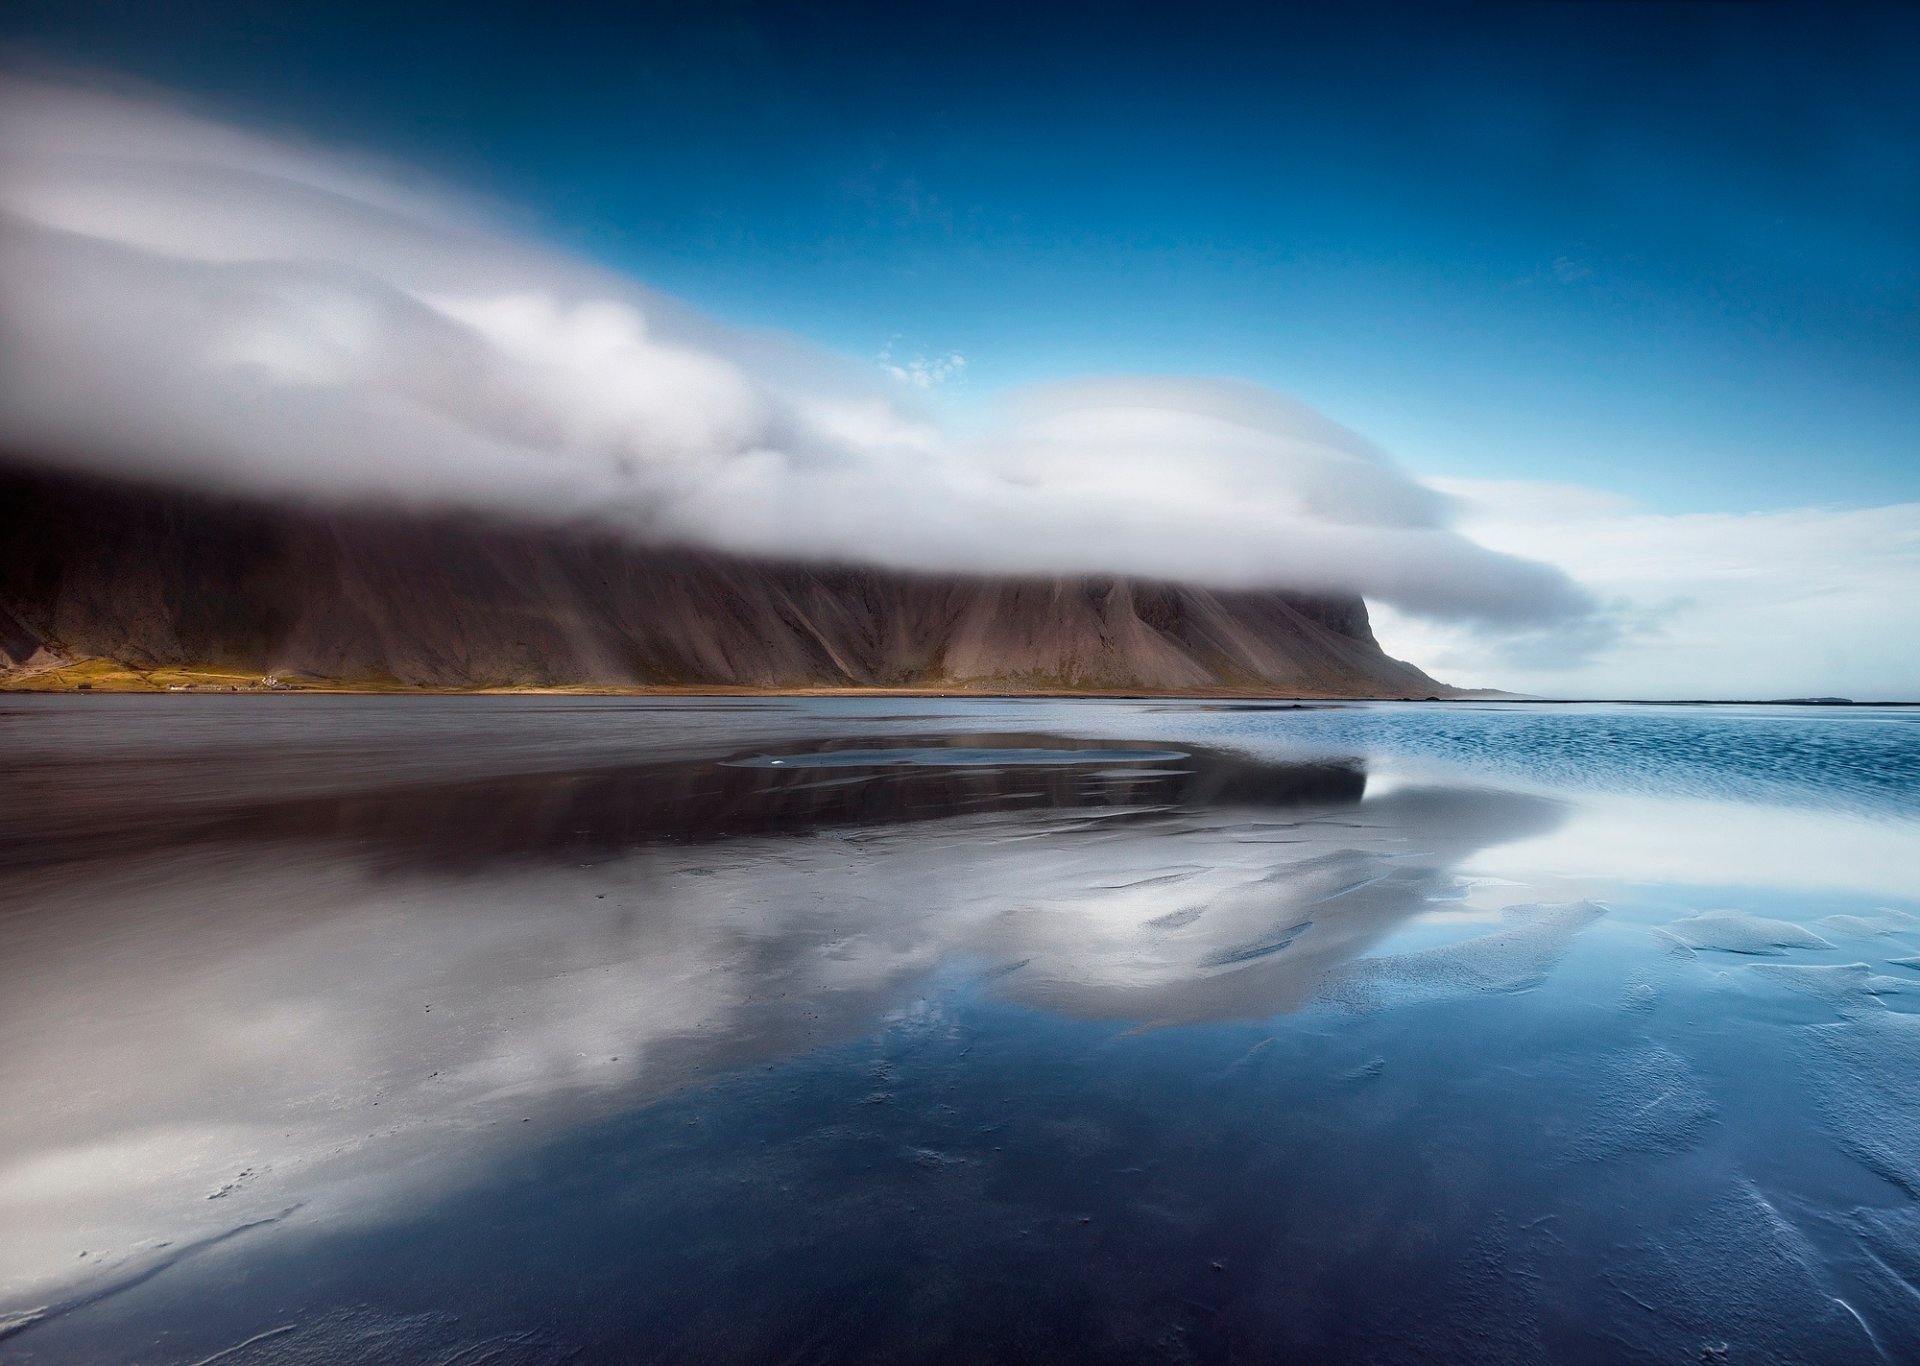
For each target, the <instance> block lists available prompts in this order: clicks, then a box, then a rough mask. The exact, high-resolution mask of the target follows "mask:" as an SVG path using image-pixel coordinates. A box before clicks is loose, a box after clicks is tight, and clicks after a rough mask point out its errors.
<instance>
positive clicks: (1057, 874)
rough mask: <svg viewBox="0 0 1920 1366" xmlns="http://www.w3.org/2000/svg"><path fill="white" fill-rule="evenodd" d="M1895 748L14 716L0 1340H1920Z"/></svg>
mask: <svg viewBox="0 0 1920 1366" xmlns="http://www.w3.org/2000/svg"><path fill="white" fill-rule="evenodd" d="M1917 789H1920V712H1916V711H1908V710H1899V709H1872V708H1844V709H1843V708H1833V709H1829V708H1765V707H1604V706H1580V707H1553V706H1524V705H1470V704H1447V705H1435V706H1423V705H1324V706H1306V707H1299V706H1285V705H1277V704H1266V705H1261V704H1200V703H1195V704H1171V703H1146V702H1130V703H1119V702H1114V703H1101V702H996V701H985V700H983V701H978V702H951V701H940V702H936V701H920V700H915V701H902V700H899V699H889V700H864V699H863V700H840V699H836V700H820V701H797V700H770V701H746V700H742V701H711V700H708V701H650V700H649V701H638V700H632V699H580V698H505V697H500V698H479V697H476V698H329V697H315V696H261V697H161V698H152V697H149V698H133V697H127V698H118V697H67V698H54V697H38V698H35V697H26V698H21V697H13V698H7V699H5V700H0V1359H4V1360H7V1361H20V1362H122V1361H124V1362H136V1361H137V1362H146V1363H202V1362H206V1361H209V1360H217V1361H219V1362H221V1363H224V1364H231V1366H239V1364H240V1363H276V1364H285V1363H305V1362H343V1361H344V1362H369V1363H372V1362H413V1361H419V1362H434V1363H443V1364H444V1366H456V1364H458V1366H473V1364H474V1363H482V1362H485V1363H496V1364H504V1363H535V1362H557V1361H596V1360H642V1361H673V1362H679V1361H763V1360H772V1361H794V1362H813V1361H821V1362H825V1361H843V1360H885V1361H929V1362H933V1361H953V1360H1014V1361H1047V1360H1073V1361H1136V1360H1146V1361H1160V1360H1166V1361H1217V1360H1237V1361H1261V1362H1272V1361H1302V1362H1307V1361H1316V1362H1317V1361H1328V1360H1341V1359H1345V1360H1365V1361H1377V1362H1416V1361H1471V1362H1523V1361H1542V1362H1586V1361H1593V1362H1614V1361H1627V1362H1631V1361H1647V1362H1687V1361H1701V1360H1707V1361H1715V1360H1726V1361H1796V1362H1805V1361H1819V1362H1854V1361H1859V1362H1876V1361H1920V791H1917Z"/></svg>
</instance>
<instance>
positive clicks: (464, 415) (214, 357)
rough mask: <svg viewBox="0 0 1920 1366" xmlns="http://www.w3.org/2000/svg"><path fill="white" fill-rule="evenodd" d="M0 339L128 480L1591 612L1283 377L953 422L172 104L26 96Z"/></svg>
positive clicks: (814, 554)
mask: <svg viewBox="0 0 1920 1366" xmlns="http://www.w3.org/2000/svg"><path fill="white" fill-rule="evenodd" d="M0 357H4V359H0V444H3V445H4V446H5V447H6V448H7V449H9V450H12V451H15V452H19V453H26V454H31V455H33V456H35V457H39V458H43V459H44V458H52V459H57V460H61V461H64V462H66V463H68V464H70V465H73V466H76V467H82V468H87V469H92V470H97V471H100V472H106V473H122V474H136V475H139V476H142V477H147V478H158V479H165V480H170V481H184V482H192V483H196V484H201V485H207V486H212V487H217V488H224V489H231V490H238V491H244V492H252V493H263V494H271V495H276V496H288V495H291V496H301V497H309V498H317V499H330V500H367V499H379V500H385V501H397V502H400V503H404V504H407V505H415V506H422V507H461V508H469V509H473V510H476V511H480V512H486V513H500V514H507V515H512V516H516V517H527V516H535V517H543V518H552V519H556V520H568V519H579V518H590V519H594V520H597V521H600V522H604V523H607V524H610V525H613V526H615V527H617V528H620V529H623V530H625V531H626V532H628V533H629V534H631V535H633V536H635V537H638V538H644V539H647V540H652V541H663V542H687V543H694V544H699V545H704V546H710V547H715V548H719V549H723V550H730V551H738V552H744V553H752V554H763V555H777V556H792V557H802V558H812V559H831V560H850V561H859V562H867V563H877V564H882V565H888V566H893V567H899V568H911V569H927V570H948V571H987V572H1003V573H1087V572H1110V573H1125V574H1133V575H1140V576H1149V577H1157V578H1176V579H1186V580H1192V581H1196V582H1204V583H1209V584H1213V585H1216V586H1222V587H1237V586H1256V585H1257V586H1278V587H1289V588H1296V589H1303V590H1328V591H1344V592H1358V593H1361V594H1364V595H1366V596H1367V597H1368V598H1370V599H1374V600H1376V601H1380V602H1385V603H1390V604H1392V605H1394V606H1395V607H1397V608H1398V609H1400V610H1401V611H1403V612H1406V613H1411V614H1415V615H1417V616H1420V617H1425V618H1435V619H1442V620H1449V621H1455V622H1462V623H1469V624H1471V625H1473V626H1474V628H1475V629H1481V630H1488V629H1491V630H1494V631H1512V630H1520V631H1540V632H1552V631H1556V630H1559V629H1560V628H1562V627H1564V626H1566V625H1567V624H1568V623H1576V624H1578V623H1587V622H1591V620H1592V617H1591V608H1592V603H1591V600H1590V599H1589V598H1588V596H1587V595H1586V594H1585V593H1584V592H1583V590H1581V589H1580V588H1579V587H1577V586H1576V585H1575V584H1574V582H1573V581H1572V580H1571V579H1570V578H1569V577H1568V576H1567V575H1566V574H1564V573H1563V572H1561V571H1560V570H1558V569H1554V568H1551V567H1549V566H1546V565H1543V564H1541V563H1538V562H1537V561H1531V560H1528V559H1525V558H1523V557H1520V556H1517V555H1512V554H1507V553H1501V552H1498V551H1494V550H1490V549H1488V548H1486V547H1484V546H1482V545H1480V544H1477V543H1476V542H1475V541H1473V540H1471V539H1469V538H1468V537H1466V536H1465V535H1463V534H1461V532H1460V531H1458V530H1456V529H1454V528H1453V527H1452V526H1451V525H1449V521H1448V510H1449V503H1448V500H1447V499H1445V498H1443V497H1441V496H1440V495H1438V494H1436V493H1434V492H1433V491H1431V490H1429V489H1428V488H1426V487H1424V486H1422V485H1421V484H1420V483H1418V482H1417V481H1415V480H1414V479H1412V478H1411V477H1410V476H1408V475H1407V474H1405V473H1404V472H1402V471H1401V470H1399V469H1398V468H1397V467H1396V466H1395V465H1394V464H1393V463H1392V461H1391V460H1389V459H1388V458H1387V457H1386V456H1385V455H1384V454H1383V453H1382V452H1381V451H1379V450H1377V449H1375V448H1374V447H1373V446H1371V445H1370V444H1369V443H1367V442H1366V441H1365V440H1363V439H1362V438H1360V437H1358V436H1357V435H1355V434H1354V433H1352V432H1350V431H1347V430H1345V429H1344V428H1342V427H1339V426H1337V425H1336V424H1334V423H1332V422H1329V421H1327V420H1326V419H1324V418H1322V417H1320V416H1318V415H1317V414H1315V413H1313V412H1311V411H1309V410H1307V409H1306V408H1304V407H1302V406H1300V405H1298V404H1296V403H1293V402H1291V401H1289V400H1287V399H1285V398H1283V397H1281V396H1279V395H1276V394H1273V393H1270V392H1267V391H1264V390H1261V389H1258V388H1255V387H1253V386H1249V385H1243V384H1236V383H1229V382H1222V381H1201V380H1139V379H1129V380H1122V379H1110V380H1098V381H1088V382H1085V383H1081V384H1074V385H1067V386H1056V387H1053V388H1050V389H1046V390H1040V391H1035V392H1032V393H1030V394H1027V395H1025V396H1024V397H1023V398H1022V399H1021V400H1020V401H1019V402H1017V403H1015V404H1014V405H1012V411H1011V412H1010V413H1009V414H1008V415H1007V416H1006V418H1005V420H1004V422H1002V423H1001V425H999V426H998V427H997V428H995V429H994V430H992V431H989V432H987V433H985V434H971V435H964V436H963V435H956V434H953V433H951V432H948V431H946V430H943V429H942V428H941V427H940V426H939V425H938V424H937V423H936V422H935V421H934V420H933V419H932V418H931V417H930V416H928V415H927V414H926V413H925V412H924V411H922V410H920V409H918V408H916V407H914V406H913V402H914V400H915V392H916V391H918V390H924V389H927V388H930V387H932V386H933V383H934V381H935V380H936V379H937V378H941V377H943V376H944V372H943V373H942V375H936V374H934V372H933V368H931V367H929V366H926V365H923V366H922V367H921V368H920V370H919V371H915V370H914V369H913V368H912V367H911V366H904V367H903V366H901V365H899V364H896V363H894V362H892V361H889V363H888V365H889V367H890V368H891V369H893V370H895V371H899V372H901V373H898V374H895V375H893V376H891V377H890V376H889V374H888V373H887V369H886V368H883V367H876V366H858V365H855V364H853V363H851V362H847V361H843V360H839V359H837V358H835V357H832V356H829V355H826V354H823V353H820V352H817V351H814V350H811V349H809V348H807V347H805V346H804V345H801V344H799V343H797V342H793V341H789V340H785V339H781V338H777V337H770V336H767V335H764V334H757V333H749V332H745V331H740V330H734V329H728V328H726V327H723V326H721V325H719V324H717V323H714V322H712V321H711V320H708V319H705V318H702V317H700V316H699V315H698V314H696V313H694V312H693V311H691V310H689V309H687V308H686V307H684V306H682V305H679V304H677V303H676V302H674V301H673V300H671V299H668V298H665V297H664V296H661V295H660V294H658V293H656V292H654V291H651V290H649V289H647V288H646V287H644V286H643V285H640V284H638V283H636V282H634V281H632V280H630V279H626V278H623V277H621V276H618V275H616V274H613V273H611V272H608V271H606V270H603V269H600V268H598V267H595V266H593V265H591V264H589V263H586V262H582V261H579V260H575V259H572V258H570V257H567V256H565V255H563V254H560V253H557V252H554V251H551V250H548V249H545V248H542V247H541V246H539V245H537V244H534V243H531V242H529V241H526V240H522V239H520V238H518V237H516V236H515V235H513V234H511V233H508V232H504V231H501V230H499V229H497V228H496V227H494V226H492V225H491V224H490V222H489V216H488V215H487V214H486V213H483V212H481V211H479V210H477V209H475V208H474V207H473V206H470V205H467V204H465V203H463V202H461V201H459V200H458V199H456V198H454V197H451V196H448V195H444V194H441V193H437V192H428V191H423V190H421V189H418V188H416V187H415V186H414V185H412V184H411V183H409V181H408V180H407V179H406V177H405V176H404V175H403V174H401V173H399V172H396V171H391V170H383V169H380V168H377V167H374V166H371V165H370V164H366V163H362V162H359V161H355V160H351V159H347V158H342V157H339V156H336V155H333V154H331V153H328V152H325V151H322V150H317V149H313V148H309V147H306V146H301V145H297V144H294V143H291V142H286V141H277V140H274V139H270V138H267V137H263V136H259V135H255V134H252V133H249V132H245V131H242V130H238V129H235V128H231V127H228V126H224V125H222V124H219V123H217V122H212V121H209V120H206V119H203V118H200V117H197V116H195V115H193V114H191V113H188V112H185V111H183V110H182V109H181V108H179V107H177V106H176V105H175V104H173V103H171V102H168V101H166V100H163V99H157V98H152V97H145V96H139V97H131V96H126V95H119V94H107V93H102V92H100V91H96V90H91V89H85V88H79V87H75V86H71V85H61V84H52V83H46V82H37V81H29V80H20V79H13V80H8V81H6V82H5V83H4V84H0ZM959 363H960V362H959V361H958V360H957V358H952V359H951V360H950V361H942V362H941V364H943V365H947V366H948V368H949V369H951V370H955V371H957V369H958V365H959ZM923 380H924V382H922V381H923Z"/></svg>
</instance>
